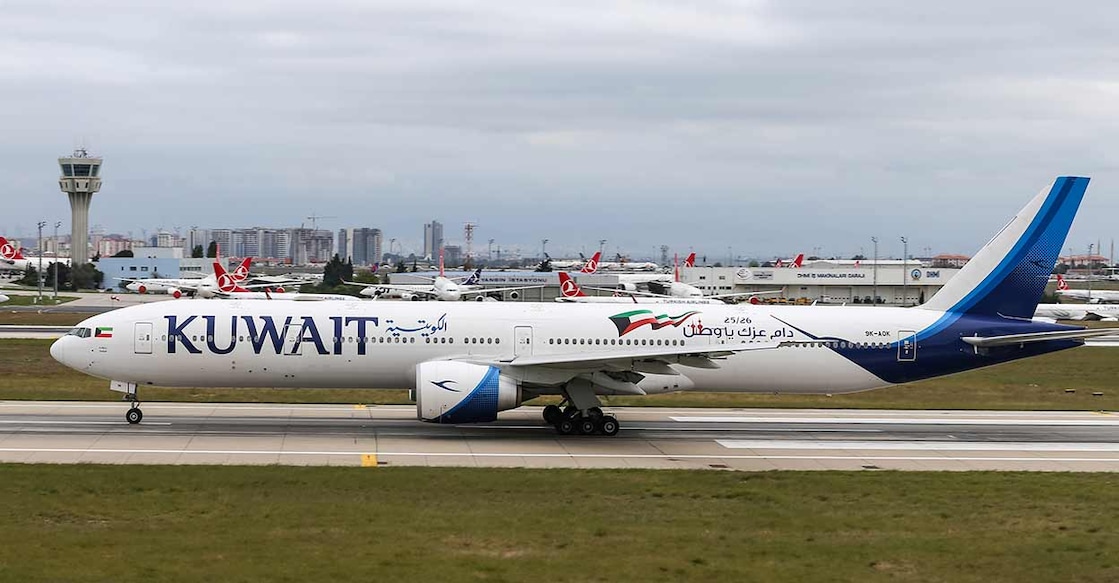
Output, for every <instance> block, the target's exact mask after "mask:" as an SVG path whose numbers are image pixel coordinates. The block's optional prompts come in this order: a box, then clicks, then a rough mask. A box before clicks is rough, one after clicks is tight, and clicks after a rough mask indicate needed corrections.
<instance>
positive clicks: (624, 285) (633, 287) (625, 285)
mask: <svg viewBox="0 0 1119 583" xmlns="http://www.w3.org/2000/svg"><path fill="white" fill-rule="evenodd" d="M618 289H621V290H625V291H637V284H633V283H619V284H618Z"/></svg>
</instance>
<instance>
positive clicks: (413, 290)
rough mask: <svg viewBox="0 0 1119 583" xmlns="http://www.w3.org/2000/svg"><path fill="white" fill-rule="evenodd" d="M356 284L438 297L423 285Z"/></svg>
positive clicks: (432, 290) (433, 291)
mask: <svg viewBox="0 0 1119 583" xmlns="http://www.w3.org/2000/svg"><path fill="white" fill-rule="evenodd" d="M357 285H362V286H364V287H371V288H373V289H379V290H384V291H395V292H404V293H410V294H417V295H422V296H428V297H431V298H436V297H439V296H438V295H437V294H436V293H435V290H434V289H431V288H425V287H408V286H406V285H392V284H390V283H365V284H357Z"/></svg>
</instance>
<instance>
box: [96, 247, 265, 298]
mask: <svg viewBox="0 0 1119 583" xmlns="http://www.w3.org/2000/svg"><path fill="white" fill-rule="evenodd" d="M252 260H253V258H252V257H246V258H245V259H244V260H243V261H242V262H241V263H240V264H239V265H238V266H237V267H236V268H235V269H234V270H233V271H232V272H231V273H230V276H231V277H232V278H233V280H234V281H235V282H237V283H241V282H243V281H245V280H246V279H248V278H249V265H250V264H251V263H252ZM117 279H119V280H121V281H127V282H128V284H127V285H125V286H124V287H125V289H127V290H129V291H133V292H136V293H139V294H168V295H170V296H171V297H173V298H175V299H179V298H181V297H183V290H187V291H190V292H192V293H194V292H197V291H199V290H203V289H205V290H207V291H212V290H216V289H218V283H217V279H216V275H207V276H203V277H194V278H190V277H183V278H145V279H136V278H129V277H118V278H117ZM277 291H279V292H283V289H279V290H277Z"/></svg>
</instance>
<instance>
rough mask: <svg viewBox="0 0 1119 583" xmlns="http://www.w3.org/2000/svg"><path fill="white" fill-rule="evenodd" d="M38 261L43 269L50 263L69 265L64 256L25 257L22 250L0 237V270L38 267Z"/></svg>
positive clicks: (24, 269)
mask: <svg viewBox="0 0 1119 583" xmlns="http://www.w3.org/2000/svg"><path fill="white" fill-rule="evenodd" d="M40 263H41V264H42V266H43V269H44V270H45V269H46V268H47V266H49V265H50V264H51V263H61V264H63V265H70V260H69V259H68V258H66V257H53V256H51V257H47V256H42V257H39V256H35V257H25V256H24V255H23V252H22V251H21V250H20V249H19V248H18V247H16V246H15V245H14V244H12V243H10V242H9V241H8V240H7V239H6V238H4V237H0V271H27V270H28V269H30V268H33V269H39V265H40Z"/></svg>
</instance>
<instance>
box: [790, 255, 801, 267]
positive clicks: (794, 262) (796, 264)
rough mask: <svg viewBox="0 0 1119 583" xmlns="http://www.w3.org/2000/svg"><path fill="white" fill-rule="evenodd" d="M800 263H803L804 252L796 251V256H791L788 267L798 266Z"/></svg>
mask: <svg viewBox="0 0 1119 583" xmlns="http://www.w3.org/2000/svg"><path fill="white" fill-rule="evenodd" d="M802 265H804V253H797V256H796V257H794V258H793V263H792V264H791V265H789V267H800V266H802Z"/></svg>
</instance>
